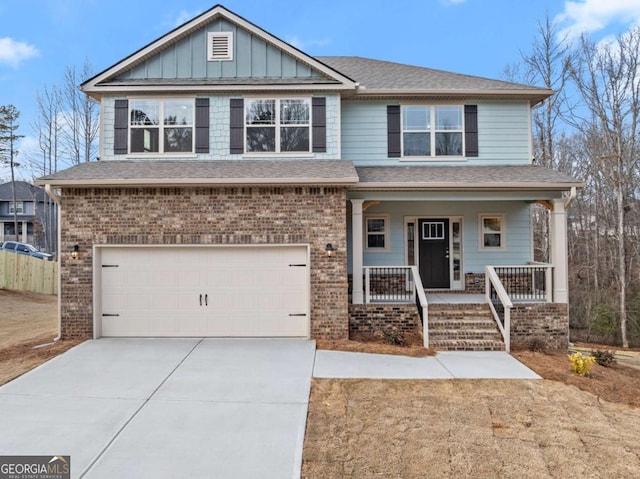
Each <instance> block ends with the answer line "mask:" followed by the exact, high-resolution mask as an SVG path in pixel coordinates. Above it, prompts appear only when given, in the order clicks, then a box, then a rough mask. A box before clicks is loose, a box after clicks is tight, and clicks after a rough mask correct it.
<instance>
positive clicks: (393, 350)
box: [316, 332, 435, 358]
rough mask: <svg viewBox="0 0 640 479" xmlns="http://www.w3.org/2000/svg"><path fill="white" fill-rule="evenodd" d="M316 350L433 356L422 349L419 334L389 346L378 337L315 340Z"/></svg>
mask: <svg viewBox="0 0 640 479" xmlns="http://www.w3.org/2000/svg"><path fill="white" fill-rule="evenodd" d="M316 348H317V349H327V350H330V351H348V352H353V353H373V354H392V355H397V356H411V357H414V358H423V357H425V356H433V355H434V354H435V351H433V350H432V349H425V348H424V346H423V340H422V334H420V333H419V332H414V333H407V334H404V335H403V343H402V344H389V343H388V342H387V341H385V340H384V338H382V337H380V336H367V335H359V336H356V337H354V338H352V339H316Z"/></svg>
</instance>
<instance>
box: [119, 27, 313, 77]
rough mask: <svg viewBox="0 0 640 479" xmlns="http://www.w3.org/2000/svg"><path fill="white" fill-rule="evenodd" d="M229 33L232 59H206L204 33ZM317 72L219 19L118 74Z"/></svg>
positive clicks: (307, 74)
mask: <svg viewBox="0 0 640 479" xmlns="http://www.w3.org/2000/svg"><path fill="white" fill-rule="evenodd" d="M209 32H232V33H233V59H232V60H230V61H211V62H210V61H207V33H209ZM320 77H322V75H320V73H318V72H316V71H313V70H312V69H311V68H310V67H309V66H308V65H305V64H304V63H302V62H300V61H297V60H296V59H295V58H293V57H291V56H289V55H287V54H286V53H284V52H283V51H281V50H279V49H278V48H276V47H274V46H273V45H270V44H268V43H266V42H265V41H264V40H262V39H260V38H258V37H256V36H254V35H252V34H251V33H249V32H247V31H246V30H243V29H242V28H239V27H237V26H236V25H234V24H233V23H230V22H228V21H226V20H223V19H218V20H215V21H213V22H212V23H210V24H208V25H206V26H205V27H204V28H201V29H199V30H196V31H195V32H193V33H192V34H191V35H189V36H187V37H185V38H183V39H182V40H180V41H178V42H176V43H175V44H173V45H170V46H169V47H168V48H166V49H165V50H163V51H161V52H160V53H158V54H157V55H154V56H153V57H151V58H149V59H147V60H145V61H144V62H142V63H141V64H140V65H137V66H136V67H134V68H132V69H131V70H129V71H128V72H126V73H124V74H123V75H121V76H120V77H119V79H122V80H129V79H135V80H140V79H147V78H155V79H158V78H161V79H181V78H189V79H191V78H194V79H198V78H320Z"/></svg>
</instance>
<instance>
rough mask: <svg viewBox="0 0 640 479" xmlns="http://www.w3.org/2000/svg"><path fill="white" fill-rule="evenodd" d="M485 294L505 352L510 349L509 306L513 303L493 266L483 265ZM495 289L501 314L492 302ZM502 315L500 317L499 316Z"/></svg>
mask: <svg viewBox="0 0 640 479" xmlns="http://www.w3.org/2000/svg"><path fill="white" fill-rule="evenodd" d="M484 272H485V278H486V279H485V296H486V298H487V303H489V308H491V313H492V314H493V319H495V321H496V323H497V324H498V329H499V330H500V333H502V339H503V340H504V348H505V351H506V352H510V351H511V308H513V303H512V302H511V299H510V298H509V295H508V294H507V290H506V289H505V288H504V286H503V284H502V281H500V278H499V277H498V274H497V273H496V270H495V269H494V268H493V266H485V267H484ZM492 289H493V291H495V293H496V299H497V300H499V302H500V305H501V306H502V309H503V314H502V315H501V314H500V312H499V311H498V310H497V309H496V305H494V304H493V301H492V296H493V295H492V294H491V291H492ZM501 316H502V317H501Z"/></svg>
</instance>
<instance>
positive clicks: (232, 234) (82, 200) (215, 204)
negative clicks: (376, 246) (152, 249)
mask: <svg viewBox="0 0 640 479" xmlns="http://www.w3.org/2000/svg"><path fill="white" fill-rule="evenodd" d="M61 212H62V244H61V247H60V251H62V252H63V254H61V255H60V268H61V285H60V287H61V315H62V337H63V338H90V337H92V335H93V307H92V306H93V303H92V301H93V257H92V246H93V245H141V244H148V245H180V244H185V245H186V244H197V245H216V244H225V245H230V244H242V245H246V244H255V245H261V244H296V243H297V244H310V249H311V336H312V337H315V338H347V337H348V309H347V303H348V293H347V255H346V251H347V245H346V222H345V218H346V188H344V187H319V186H305V187H289V186H287V187H228V188H202V187H185V188H65V189H63V190H62V206H61ZM327 243H331V244H332V245H333V247H334V249H335V250H336V254H334V255H333V256H332V257H330V258H329V257H327V255H326V252H325V246H326V245H327ZM75 244H77V245H79V247H80V255H79V258H78V259H76V260H72V259H71V258H70V257H69V254H68V253H66V252H68V251H69V249H70V248H71V247H72V246H73V245H75Z"/></svg>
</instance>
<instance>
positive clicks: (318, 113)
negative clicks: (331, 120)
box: [311, 97, 327, 153]
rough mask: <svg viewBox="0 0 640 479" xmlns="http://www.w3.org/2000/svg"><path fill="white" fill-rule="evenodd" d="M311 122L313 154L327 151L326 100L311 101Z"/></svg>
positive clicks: (313, 99)
mask: <svg viewBox="0 0 640 479" xmlns="http://www.w3.org/2000/svg"><path fill="white" fill-rule="evenodd" d="M311 122H312V124H313V152H314V153H316V152H317V153H323V152H326V151H327V99H326V98H324V97H313V98H312V99H311Z"/></svg>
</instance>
